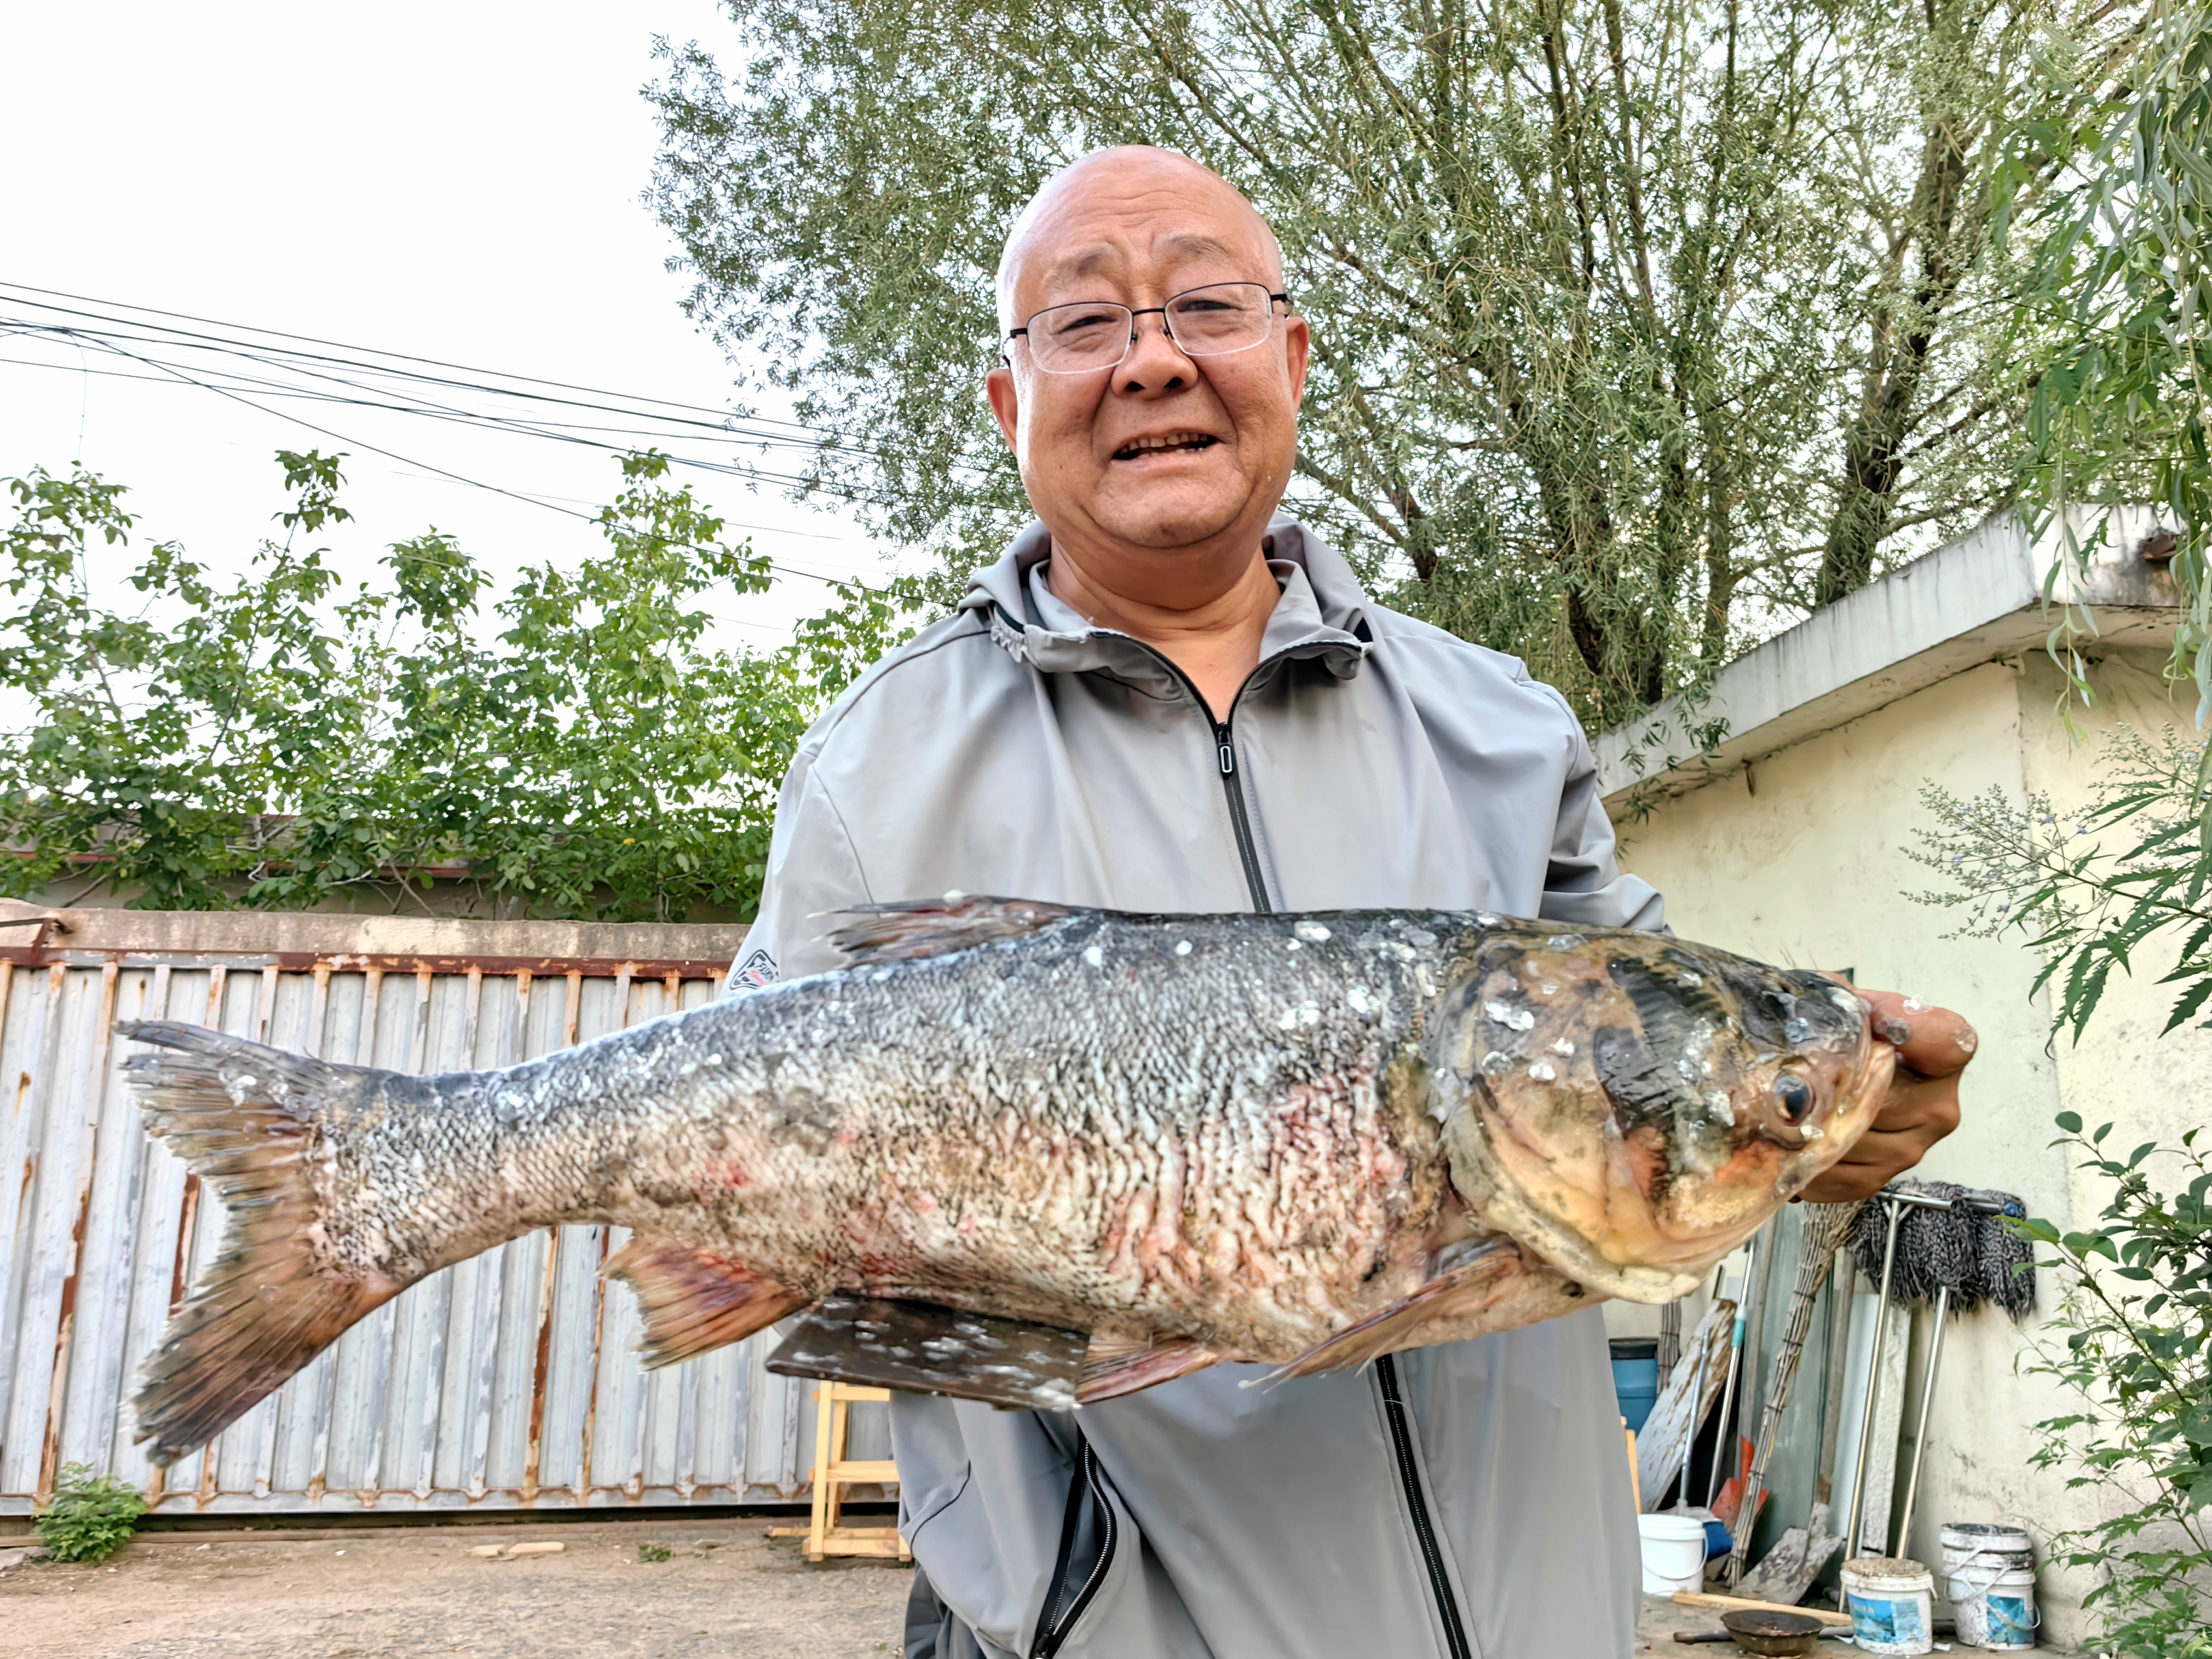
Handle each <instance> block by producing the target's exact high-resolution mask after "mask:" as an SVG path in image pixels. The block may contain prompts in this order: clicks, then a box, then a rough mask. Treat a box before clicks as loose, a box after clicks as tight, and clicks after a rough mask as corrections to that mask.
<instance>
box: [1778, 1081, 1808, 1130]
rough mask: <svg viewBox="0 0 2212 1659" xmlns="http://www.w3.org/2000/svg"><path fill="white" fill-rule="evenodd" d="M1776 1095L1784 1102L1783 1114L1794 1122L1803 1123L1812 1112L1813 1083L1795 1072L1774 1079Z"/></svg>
mask: <svg viewBox="0 0 2212 1659" xmlns="http://www.w3.org/2000/svg"><path fill="white" fill-rule="evenodd" d="M1774 1097H1775V1099H1777V1100H1778V1101H1780V1102H1781V1103H1782V1115H1783V1116H1784V1117H1786V1118H1788V1119H1789V1120H1790V1121H1791V1122H1792V1123H1802V1122H1803V1121H1805V1120H1806V1118H1807V1117H1808V1116H1809V1115H1811V1114H1812V1110H1813V1085H1811V1084H1809V1083H1808V1082H1806V1081H1805V1079H1803V1078H1802V1077H1799V1076H1798V1075H1797V1074H1796V1073H1795V1072H1784V1073H1783V1074H1782V1075H1781V1076H1780V1077H1778V1078H1777V1079H1774Z"/></svg>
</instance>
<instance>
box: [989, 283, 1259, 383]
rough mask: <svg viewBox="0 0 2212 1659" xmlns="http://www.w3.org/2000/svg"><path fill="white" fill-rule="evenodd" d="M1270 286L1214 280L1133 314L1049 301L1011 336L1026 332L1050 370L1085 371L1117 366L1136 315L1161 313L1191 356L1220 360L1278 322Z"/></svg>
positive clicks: (1101, 305)
mask: <svg viewBox="0 0 2212 1659" xmlns="http://www.w3.org/2000/svg"><path fill="white" fill-rule="evenodd" d="M1278 300H1279V301H1282V302H1283V304H1284V305H1285V306H1288V305H1289V304H1290V302H1291V301H1290V296H1289V295H1284V294H1270V293H1269V292H1268V291H1267V284H1266V283H1208V284H1207V285H1206V287H1204V288H1194V289H1186V290H1185V291H1184V292H1182V293H1181V294H1178V295H1176V296H1175V297H1174V298H1173V299H1171V300H1170V301H1168V302H1167V303H1166V304H1165V305H1164V306H1148V307H1146V308H1145V309H1143V310H1141V311H1133V310H1131V309H1130V308H1129V307H1127V306H1125V305H1116V304H1115V302H1114V301H1111V300H1086V301H1083V302H1082V303H1081V304H1079V305H1072V306H1048V307H1046V308H1045V309H1044V310H1042V311H1040V312H1038V313H1036V316H1034V317H1032V318H1030V321H1029V326H1028V327H1026V328H1018V329H1016V330H1015V331H1013V335H1010V336H1008V337H1009V338H1012V337H1014V336H1018V335H1027V336H1028V337H1029V342H1030V360H1031V361H1032V362H1035V363H1036V366H1037V367H1038V368H1041V369H1042V370H1043V371H1044V372H1045V373H1046V374H1089V373H1090V372H1091V370H1093V369H1099V368H1114V367H1115V365H1116V364H1118V363H1120V362H1121V360H1122V359H1123V358H1124V357H1126V356H1128V355H1129V348H1130V347H1131V346H1133V345H1134V344H1136V343H1137V319H1138V318H1139V317H1158V319H1160V326H1161V328H1162V329H1164V331H1166V333H1167V337H1168V338H1169V339H1170V340H1172V341H1174V342H1175V343H1176V346H1177V347H1178V348H1180V349H1182V352H1183V354H1184V355H1185V356H1191V357H1220V356H1226V355H1227V354H1228V353H1230V352H1232V351H1249V350H1250V349H1252V348H1253V347H1254V346H1255V345H1258V344H1259V343H1261V341H1263V340H1265V339H1266V338H1267V334H1268V331H1269V330H1271V329H1272V328H1273V327H1274V325H1275V301H1278Z"/></svg>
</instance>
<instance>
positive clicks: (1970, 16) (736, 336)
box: [651, 0, 2057, 720]
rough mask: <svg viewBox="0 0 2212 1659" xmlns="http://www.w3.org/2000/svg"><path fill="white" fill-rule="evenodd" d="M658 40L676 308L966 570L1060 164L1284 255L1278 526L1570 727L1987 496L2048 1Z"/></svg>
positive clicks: (826, 474) (1839, 1)
mask: <svg viewBox="0 0 2212 1659" xmlns="http://www.w3.org/2000/svg"><path fill="white" fill-rule="evenodd" d="M727 3H728V9H729V10H730V13H731V15H732V21H733V22H734V23H735V25H736V27H737V30H738V36H739V41H738V46H736V48H735V49H734V50H733V52H731V53H730V54H729V55H728V56H729V57H730V58H731V59H732V64H731V68H730V70H729V71H728V72H725V69H724V67H723V65H722V64H721V63H720V62H719V61H718V60H717V58H716V57H715V56H714V54H713V53H712V52H710V51H708V49H707V48H705V47H702V46H698V45H692V46H684V47H681V48H678V47H672V46H666V45H664V46H663V48H662V51H663V55H664V57H665V60H666V65H667V67H666V74H665V78H664V79H663V81H662V82H660V83H659V85H658V86H656V87H655V88H653V90H652V93H651V96H652V97H653V99H654V100H655V101H656V103H657V105H658V107H659V112H660V115H661V119H662V122H663V125H664V132H665V142H664V144H663V148H662V154H661V159H660V165H659V172H658V175H657V180H656V187H655V198H656V201H657V204H658V206H659V210H660V212H661V214H662V216H663V217H664V219H665V222H666V223H667V224H668V225H669V227H670V228H671V230H672V231H673V232H674V233H675V234H676V235H677V237H678V240H679V241H680V243H681V245H682V247H683V250H684V252H683V254H682V256H681V257H680V258H679V260H678V264H680V265H682V266H684V267H685V268H687V269H688V270H690V272H691V273H692V275H693V276H694V277H695V279H696V286H695V288H694V290H693V293H692V295H691V299H690V305H691V307H692V309H693V312H694V314H695V315H696V316H697V317H698V318H699V319H702V321H704V322H705V323H707V324H708V325H709V326H710V327H711V328H712V329H713V331H714V333H715V334H716V336H717V337H719V338H720V339H721V340H722V341H723V342H724V343H726V345H727V346H728V347H730V348H732V355H733V356H736V357H738V358H739V359H740V360H741V361H744V362H766V363H767V364H769V366H770V367H769V368H768V369H767V370H766V371H764V372H765V374H766V375H767V376H768V378H769V379H771V380H775V381H777V382H780V383H781V384H782V385H783V386H787V387H788V388H792V389H793V390H795V391H796V392H798V393H799V396H800V399H801V404H802V409H803V412H804V413H805V416H806V418H808V419H809V420H811V421H812V422H817V423H818V424H819V425H820V426H822V427H823V428H825V429H827V430H829V431H833V432H835V433H836V437H835V438H834V439H826V440H824V441H823V444H822V445H821V447H820V448H819V449H818V450H817V452H816V453H815V454H814V456H813V457H812V460H811V471H810V472H809V474H808V483H809V485H810V486H811V487H813V488H818V489H825V490H829V491H833V492H836V493H839V494H842V495H846V496H848V497H849V498H850V499H852V500H854V501H856V502H857V503H859V504H860V507H861V508H862V510H863V511H864V512H865V513H867V514H869V515H871V516H872V519H873V520H874V522H875V523H876V524H877V525H878V526H879V527H880V529H881V530H882V531H883V532H884V533H886V534H887V535H889V536H891V537H893V538H896V539H898V540H900V541H902V542H903V543H906V544H909V545H918V546H923V547H927V548H930V549H932V550H934V551H936V552H937V553H939V555H941V556H942V557H943V559H944V560H945V563H946V565H947V566H948V567H949V568H951V569H953V570H957V569H958V568H964V566H965V565H966V564H967V563H969V562H972V561H973V560H975V558H977V557H980V556H983V555H984V554H985V553H986V552H987V551H988V550H992V549H993V548H994V546H995V545H996V544H998V543H999V542H1000V541H1001V540H1002V539H1003V538H1004V536H1005V534H1006V532H1007V530H1008V529H1009V528H1010V527H1011V526H1012V524H1013V523H1014V522H1016V521H1017V520H1018V518H1019V516H1020V515H1022V514H1023V513H1024V510H1025V509H1024V507H1023V503H1022V500H1021V495H1020V491H1019V488H1018V482H1017V480H1016V479H1015V477H1014V476H1013V472H1012V467H1011V465H1010V464H1009V462H1008V460H1007V458H1006V455H1005V454H1004V453H1003V449H1002V446H1001V445H1000V441H999V438H998V435H997V434H996V432H995V430H994V428H993V427H992V426H991V424H990V422H989V420H988V418H987V415H986V412H985V410H984V409H983V406H982V404H981V401H980V399H979V398H978V396H977V390H976V388H977V385H978V382H979V380H980V379H981V374H982V373H983V371H984V369H985V368H987V366H988V365H989V364H990V362H993V361H994V356H995V354H996V351H997V343H996V339H995V329H996V322H995V317H994V309H993V300H992V290H991V280H990V278H991V270H992V267H993V264H994V261H995V258H996V255H997V252H998V247H999V245H1000V240H1001V239H1002V238H1003V236H1004V234H1005V230H1006V225H1007V223H1008V222H1009V221H1010V220H1011V218H1012V215H1013V213H1014V212H1015V210H1017V209H1018V206H1019V205H1020V204H1021V203H1022V202H1023V201H1024V200H1025V199H1026V198H1027V197H1028V196H1029V195H1030V192H1031V191H1033V190H1034V189H1035V188H1036V185H1037V184H1038V183H1039V182H1040V181H1041V180H1042V179H1043V178H1044V177H1045V176H1046V175H1047V174H1048V173H1050V172H1051V171H1052V170H1054V168H1056V167H1059V166H1060V165H1062V164H1063V163H1065V162H1066V161H1068V160H1070V159H1072V158H1073V156H1075V155H1080V154H1082V153H1083V152H1085V151H1086V150H1088V149H1092V148H1095V147H1097V146H1099V145H1102V144H1107V143H1123V142H1146V143H1159V144H1164V145H1167V146H1170V147H1171V148H1174V149H1181V150H1182V151H1185V152H1186V153H1188V154H1190V155H1194V156H1197V157H1199V158H1200V159H1201V160H1203V161H1206V162H1207V163H1209V164H1210V165H1212V166H1213V167H1216V168H1217V169H1218V170H1219V171H1220V172H1221V173H1223V174H1225V176H1226V177H1228V178H1229V179H1231V180H1232V181H1233V182H1235V183H1236V184H1237V185H1239V186H1240V187H1241V188H1243V190H1244V191H1246V192H1247V193H1248V194H1249V195H1250V196H1251V197H1252V198H1253V200H1254V201H1255V203H1257V204H1258V205H1259V206H1260V208H1261V210H1262V211H1263V212H1264V213H1266V215H1267V217H1268V219H1269V220H1270V222H1272V223H1273V225H1274V227H1275V228H1276V230H1277V232H1278V233H1279V235H1280V237H1281V239H1282V241H1283V245H1284V249H1285V258H1286V261H1287V264H1288V270H1287V280H1288V283H1289V285H1290V289H1291V294H1292V295H1293V300H1294V302H1295V303H1296V304H1297V307H1299V308H1300V309H1301V310H1302V311H1303V312H1304V313H1305V314H1306V315H1307V316H1308V317H1309V318H1310V319H1311V321H1312V325H1313V330H1314V337H1315V355H1314V365H1313V370H1312V374H1311V378H1310V384H1309V388H1308V392H1307V398H1306V404H1305V410H1304V428H1303V441H1302V443H1301V447H1300V451H1299V455H1298V460H1297V482H1296V483H1294V486H1293V490H1294V499H1295V501H1296V503H1297V507H1298V509H1299V510H1300V511H1301V512H1302V513H1304V515H1305V516H1306V517H1307V518H1308V519H1309V520H1310V521H1314V522H1316V523H1318V524H1319V525H1321V526H1323V527H1324V528H1325V529H1326V530H1327V532H1328V533H1330V534H1331V535H1332V536H1334V538H1337V539H1338V540H1339V541H1340V544H1342V545H1343V546H1344V547H1345V548H1346V550H1347V551H1348V552H1349V553H1351V554H1352V556H1353V557H1354V560H1355V562H1357V563H1358V564H1359V565H1360V567H1361V568H1363V569H1364V571H1365V572H1366V573H1367V574H1369V575H1370V577H1371V578H1373V579H1374V580H1376V581H1377V582H1379V583H1381V584H1383V586H1385V587H1386V588H1387V589H1389V591H1390V596H1391V597H1392V598H1393V599H1395V601H1396V602H1397V603H1399V604H1401V605H1405V606H1407V608H1409V609H1412V610H1413V611H1417V612H1419V613H1422V614H1425V615H1427V616H1429V617H1431V618H1433V619H1435V620H1437V621H1438V622H1440V623H1443V624H1445V625H1446V626H1449V627H1450V628H1453V629H1455V630H1457V631H1459V632H1461V633H1462V634H1464V635H1468V636H1469V637H1472V638H1476V639H1480V640H1481V641H1485V642H1486V643H1489V644H1492V645H1496V646H1498V647H1502V648H1504V649H1507V650H1510V651H1513V652H1516V653H1518V654H1521V655H1522V656H1525V657H1527V658H1528V659H1531V661H1532V663H1533V665H1534V666H1535V667H1536V668H1537V670H1538V671H1540V672H1542V673H1544V674H1545V675H1547V677H1549V678H1553V680H1554V681H1555V682H1557V683H1558V684H1561V685H1562V686H1563V687H1564V688H1565V689H1566V690H1568V691H1569V693H1570V694H1571V696H1574V697H1575V698H1576V700H1577V702H1578V703H1579V705H1580V706H1581V708H1582V709H1583V713H1584V714H1585V715H1586V716H1589V717H1591V718H1593V719H1596V720H1606V719H1611V718H1617V717H1619V716H1620V715H1622V714H1626V713H1628V712H1630V711H1632V709H1633V708H1637V707H1638V706H1640V705H1643V704H1646V703H1649V702H1653V701H1656V699H1657V698H1659V697H1660V696H1663V695H1665V694H1666V693H1668V691H1670V690H1674V689H1676V688H1677V687H1679V686H1680V685H1682V684H1686V683H1690V682H1693V681H1695V680H1697V679H1698V678H1699V677H1700V676H1701V675H1703V674H1705V673H1706V672H1709V671H1711V668H1712V667H1713V666H1714V665H1717V664H1718V663H1719V662H1721V661H1723V660H1724V659H1726V658H1727V657H1728V656H1729V654H1731V653H1733V651H1734V650H1735V649H1736V648H1738V647H1740V646H1741V644H1742V643H1743V641H1745V640H1746V639H1747V638H1748V637H1753V636H1755V635H1758V634H1759V633H1762V632H1765V631H1770V630H1771V629H1773V628H1775V627H1777V626H1780V625H1784V624H1786V623H1788V622H1789V621H1790V620H1794V619H1795V618H1796V617H1798V616H1801V615H1802V614H1803V613H1804V612H1805V611H1807V610H1808V608H1809V607H1810V606H1811V605H1813V604H1814V603H1815V602H1817V601H1819V600H1823V599H1829V598H1832V597H1835V596H1836V595H1837V594H1839V593H1841V592H1846V591H1848V590H1849V589H1850V587H1851V586H1855V585H1856V584H1857V583H1859V582H1863V581H1864V580H1867V579H1868V578H1869V576H1870V575H1871V574H1875V572H1877V571H1878V570H1879V569H1881V568H1883V567H1884V566H1885V564H1886V563H1887V562H1891V561H1893V560H1895V559H1897V558H1899V557H1901V556H1905V555H1907V554H1909V553H1910V552H1912V551H1916V550H1919V549H1920V548H1922V547H1924V546H1925V545H1926V544H1928V542H1929V540H1930V539H1931V538H1934V537H1935V536H1937V535H1940V534H1941V533H1942V532H1947V531H1949V530H1952V529H1954V528H1957V527H1959V526H1962V525H1964V524H1966V523H1968V522H1971V521H1972V520H1973V519H1974V518H1976V517H1978V515H1979V514H1980V513H1984V512H1985V511H1987V510H1988V508H1989V507H1990V506H1991V505H1993V504H1995V503H1996V501H1997V500H1998V499H1999V497H2000V494H2001V491H2002V488H2003V480H2004V478H2005V477H2007V476H2008V472H2007V464H2008V459H2009V457H2008V455H2007V454H2006V453H2004V452H2005V445H2004V443H2003V441H2002V433H2003V432H2004V431H2005V430H2006V425H2005V417H2006V416H2008V414H2009V413H2010V412H2011V410H2012V409H2013V407H2014V405H2015V403H2016V401H2017V396H2016V392H2015V389H2014V388H2013V387H2012V386H2011V385H2010V384H2009V383H2008V380H2007V377H2006V376H2005V375H2004V374H2003V373H2002V368H2001V366H2000V365H1999V364H1998V363H1997V362H1996V360H1995V359H1994V358H1993V357H1992V356H1991V354H1990V352H1989V350H1988V349H1986V346H1985V343H1984V337H1983V332H1982V331H1981V329H1980V328H1979V327H1978V325H1977V324H1976V322H1975V320H1974V319H1975V318H1976V317H1977V315H1978V301H1979V299H1981V298H1983V297H1985V294H1986V291H1987V289H1988V288H1989V285H1990V284H1992V283H2001V282H2002V273H2001V272H1999V271H1997V270H1996V268H1995V265H1994V263H1993V261H1992V258H1991V257H1990V254H1989V236H1988V234H1987V228H1986V220H1987V217H1988V216H1987V214H1986V212H1985V210H1984V208H1983V206H1982V203H1983V202H1984V200H1985V199H1986V197H1987V195H1988V190H1987V181H1988V178H1989V176H1990V172H1991V170H1992V168H1993V167H1995V166H1996V162H1997V159H1998V157H1997V155H1996V145H1997V139H1998V138H1999V137H2001V136H2002V134H2001V133H2000V132H1998V131H1997V130H1996V125H1995V121H1996V118H1997V117H1998V116H1999V115H2001V114H2002V112H2003V110H2004V109H2005V107H2006V106H2007V103H2008V100H2010V99H2011V98H2013V97H2014V96H2015V94H2016V92H2017V89H2018V88H2019V86H2020V85H2021V84H2022V82H2023V81H2024V78H2025V71H2024V70H2023V68H2022V67H2021V64H2022V62H2023V60H2024V58H2025V55H2026V47H2027V43H2028V41H2029V40H2030V37H2031V34H2032V33H2033V30H2034V29H2035V28H2036V27H2037V25H2038V21H2039V17H2040V15H2041V13H2040V12H2039V10H2038V8H2039V7H2043V6H2046V5H2050V4H2055V3H2057V0H2027V4H2026V6H2025V7H2023V6H2021V5H2018V4H1999V3H1996V0H1927V3H1926V4H1925V5H1924V6H1923V7H1916V8H1912V9H1909V10H1906V9H1897V8H1887V7H1880V6H1876V5H1874V4H1871V3H1866V0H1771V3H1769V4H1767V5H1765V6H1760V7H1750V6H1745V5H1742V4H1741V3H1740V0H1497V3H1495V4H1493V5H1492V6H1490V7H1488V8H1486V9H1468V8H1465V7H1462V6H1457V5H1452V4H1446V3H1438V0H1395V3H1381V4H1371V5H1368V6H1364V7H1353V6H1351V5H1348V4H1344V3H1340V0H1287V3H1272V4H1269V3H1262V0H1187V3H1183V4H1181V5H1171V6H1167V7H1160V6H1155V5H1136V4H1125V3H1120V0H1070V3H1054V4H1051V5H1042V4H1031V3H1021V0H1015V3H1007V0H1000V3H980V0H935V3H927V0H925V3H920V4H916V3H912V0H835V3H831V0H727Z"/></svg>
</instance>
